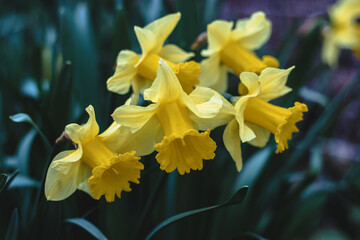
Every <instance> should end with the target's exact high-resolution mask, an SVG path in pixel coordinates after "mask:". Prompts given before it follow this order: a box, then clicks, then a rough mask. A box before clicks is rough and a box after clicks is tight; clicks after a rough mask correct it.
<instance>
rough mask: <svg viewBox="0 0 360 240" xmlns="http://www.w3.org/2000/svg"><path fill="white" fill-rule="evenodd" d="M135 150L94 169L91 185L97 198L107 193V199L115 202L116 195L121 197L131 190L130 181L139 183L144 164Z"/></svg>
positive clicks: (90, 180)
mask: <svg viewBox="0 0 360 240" xmlns="http://www.w3.org/2000/svg"><path fill="white" fill-rule="evenodd" d="M139 159H140V158H139V157H136V156H135V152H128V153H125V154H120V155H119V156H118V157H115V158H113V159H111V160H110V162H108V163H103V164H102V165H100V166H97V167H95V168H94V169H93V171H92V173H93V175H92V176H91V177H90V178H89V185H90V190H91V193H92V195H93V196H94V198H95V199H100V197H101V196H102V195H105V198H106V201H108V202H113V201H114V200H115V195H116V196H118V198H120V197H121V192H122V191H126V192H130V191H131V189H130V183H129V182H134V183H139V178H140V170H143V169H144V165H142V163H141V162H139Z"/></svg>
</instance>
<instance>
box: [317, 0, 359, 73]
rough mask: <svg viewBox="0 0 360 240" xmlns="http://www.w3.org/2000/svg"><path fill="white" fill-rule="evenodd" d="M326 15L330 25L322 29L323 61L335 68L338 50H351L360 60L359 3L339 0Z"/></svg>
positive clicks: (356, 0) (357, 1) (353, 0)
mask: <svg viewBox="0 0 360 240" xmlns="http://www.w3.org/2000/svg"><path fill="white" fill-rule="evenodd" d="M328 13H329V17H330V22H331V25H330V27H327V28H325V29H324V44H323V49H322V59H323V61H324V62H325V63H327V64H328V65H329V66H331V67H335V66H336V65H337V61H338V57H339V53H340V49H350V50H353V51H354V54H355V56H356V57H358V58H359V59H360V23H359V22H358V20H359V18H360V1H359V0H340V1H338V2H337V3H335V4H334V5H332V6H331V7H330V8H329V10H328Z"/></svg>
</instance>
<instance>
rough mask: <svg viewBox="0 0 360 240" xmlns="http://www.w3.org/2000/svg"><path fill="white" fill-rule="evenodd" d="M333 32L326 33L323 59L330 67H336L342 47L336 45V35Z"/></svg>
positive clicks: (322, 53)
mask: <svg viewBox="0 0 360 240" xmlns="http://www.w3.org/2000/svg"><path fill="white" fill-rule="evenodd" d="M332 34H333V33H332V32H328V33H326V34H325V35H324V42H323V46H322V51H321V59H322V61H323V62H324V63H326V64H328V65H329V66H330V67H332V68H335V67H336V66H337V63H338V58H339V55H340V48H339V47H338V46H337V45H336V42H335V39H334V36H332Z"/></svg>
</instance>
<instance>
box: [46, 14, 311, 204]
mask: <svg viewBox="0 0 360 240" xmlns="http://www.w3.org/2000/svg"><path fill="white" fill-rule="evenodd" d="M179 19H180V13H175V14H170V15H168V16H165V17H163V18H161V19H158V20H156V21H154V22H152V23H150V24H149V25H147V26H145V27H144V28H140V27H135V33H136V36H137V38H138V41H139V44H140V47H141V51H142V53H141V54H136V53H134V52H132V51H130V50H123V51H121V52H120V53H119V55H118V58H117V67H116V70H115V73H114V75H113V76H112V77H110V78H109V79H108V81H107V88H108V90H109V91H112V92H115V93H118V94H126V93H127V92H128V91H130V87H131V88H132V91H133V94H132V96H131V98H130V99H129V100H128V101H127V102H126V103H125V104H124V105H122V106H119V107H118V108H117V109H115V111H114V113H113V114H112V117H113V119H114V123H113V124H112V125H111V126H110V127H109V128H108V129H107V130H106V131H105V132H103V133H101V134H99V135H98V133H99V127H98V125H97V123H96V120H95V112H94V109H93V107H92V106H89V107H88V108H87V109H86V111H87V112H88V114H89V120H88V121H87V123H85V124H83V125H77V124H69V125H67V126H66V128H65V132H66V134H67V135H68V137H69V138H70V139H71V140H72V142H73V143H75V146H76V149H75V150H70V151H64V152H61V153H59V154H58V155H56V157H55V158H54V160H53V161H52V163H51V165H50V167H49V169H48V173H47V178H46V183H45V195H46V197H47V199H48V200H62V199H65V198H67V197H68V196H69V195H71V194H72V193H73V192H74V191H75V190H76V189H80V190H83V191H85V192H87V193H89V194H90V195H91V196H92V197H93V198H95V199H99V198H100V197H101V196H102V195H104V196H105V198H106V200H107V201H108V202H111V201H114V199H115V195H116V196H118V197H119V198H120V196H121V192H122V191H130V190H131V189H130V184H129V182H133V183H139V178H140V171H141V170H143V169H144V166H143V164H142V163H141V162H140V161H139V160H140V157H141V156H144V155H148V154H150V153H152V152H153V151H156V152H157V155H156V160H157V162H158V163H159V164H160V168H161V169H162V170H164V171H166V172H167V173H170V172H172V171H175V170H177V171H178V172H179V174H181V175H182V174H185V173H189V172H190V170H201V169H202V168H203V164H204V162H203V160H211V159H213V158H214V157H215V150H216V148H217V145H216V143H215V141H214V140H213V139H212V138H211V137H210V131H211V130H212V129H214V128H216V127H218V126H225V125H226V127H225V130H224V134H223V141H224V144H225V147H226V149H227V150H228V151H229V153H230V155H231V157H232V158H233V160H234V162H235V165H236V168H237V170H238V171H240V170H241V168H242V157H241V146H240V145H241V143H244V142H248V143H250V144H252V145H254V146H257V147H264V146H265V145H266V143H267V142H268V139H269V137H270V135H271V134H273V135H274V138H275V141H276V143H277V149H276V153H281V152H283V151H284V150H285V149H287V148H288V140H290V139H291V137H292V134H293V133H294V132H298V131H299V130H298V128H297V127H296V123H297V122H299V121H301V120H302V118H303V112H306V111H307V107H306V105H305V104H302V103H299V102H295V104H294V106H293V107H290V108H282V107H279V106H276V105H274V104H272V103H269V101H271V100H273V99H275V98H278V97H280V96H283V95H285V94H287V93H288V92H290V91H291V89H290V88H289V87H287V86H286V81H287V78H288V76H289V74H290V72H291V70H292V69H293V68H294V67H290V68H288V69H279V68H278V66H279V63H278V61H277V60H276V59H275V58H274V57H272V56H263V57H262V58H260V57H258V56H257V55H256V53H255V52H254V51H255V50H256V49H258V48H260V47H261V46H262V45H263V44H265V42H266V41H267V40H268V39H269V36H270V34H271V22H270V21H269V20H268V19H267V18H266V16H265V14H264V13H262V12H256V13H254V14H252V16H251V17H250V18H248V19H241V20H238V21H237V22H236V24H235V28H233V25H234V23H233V22H227V21H222V20H217V21H214V22H212V23H211V24H209V25H208V28H207V39H208V48H207V49H206V50H203V51H202V55H203V56H204V57H206V58H205V59H204V60H203V61H202V62H201V63H197V62H195V61H188V60H189V59H190V58H191V57H193V56H194V54H193V53H188V52H185V51H184V50H182V49H181V48H179V47H177V46H176V45H173V44H166V45H164V42H165V40H166V39H167V37H168V36H169V35H170V34H171V32H172V31H173V29H174V28H175V26H176V24H177V22H178V21H179ZM228 72H230V73H234V74H235V75H236V76H238V77H239V88H238V92H239V95H238V96H233V97H231V102H229V101H228V100H227V99H226V98H225V97H224V96H223V95H222V93H225V92H226V91H227V88H228V84H227V82H228V79H227V77H228ZM139 96H142V97H143V99H144V100H147V101H148V102H150V104H149V105H147V106H141V101H139V99H140V98H139Z"/></svg>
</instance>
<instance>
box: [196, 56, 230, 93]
mask: <svg viewBox="0 0 360 240" xmlns="http://www.w3.org/2000/svg"><path fill="white" fill-rule="evenodd" d="M227 71H228V70H227V67H226V66H225V65H224V64H221V62H220V56H219V54H213V55H211V56H210V57H209V58H206V59H204V60H203V61H201V73H200V75H199V79H200V86H204V87H209V88H212V89H214V90H216V91H218V92H220V93H224V92H226V90H227V88H228V83H227Z"/></svg>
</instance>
